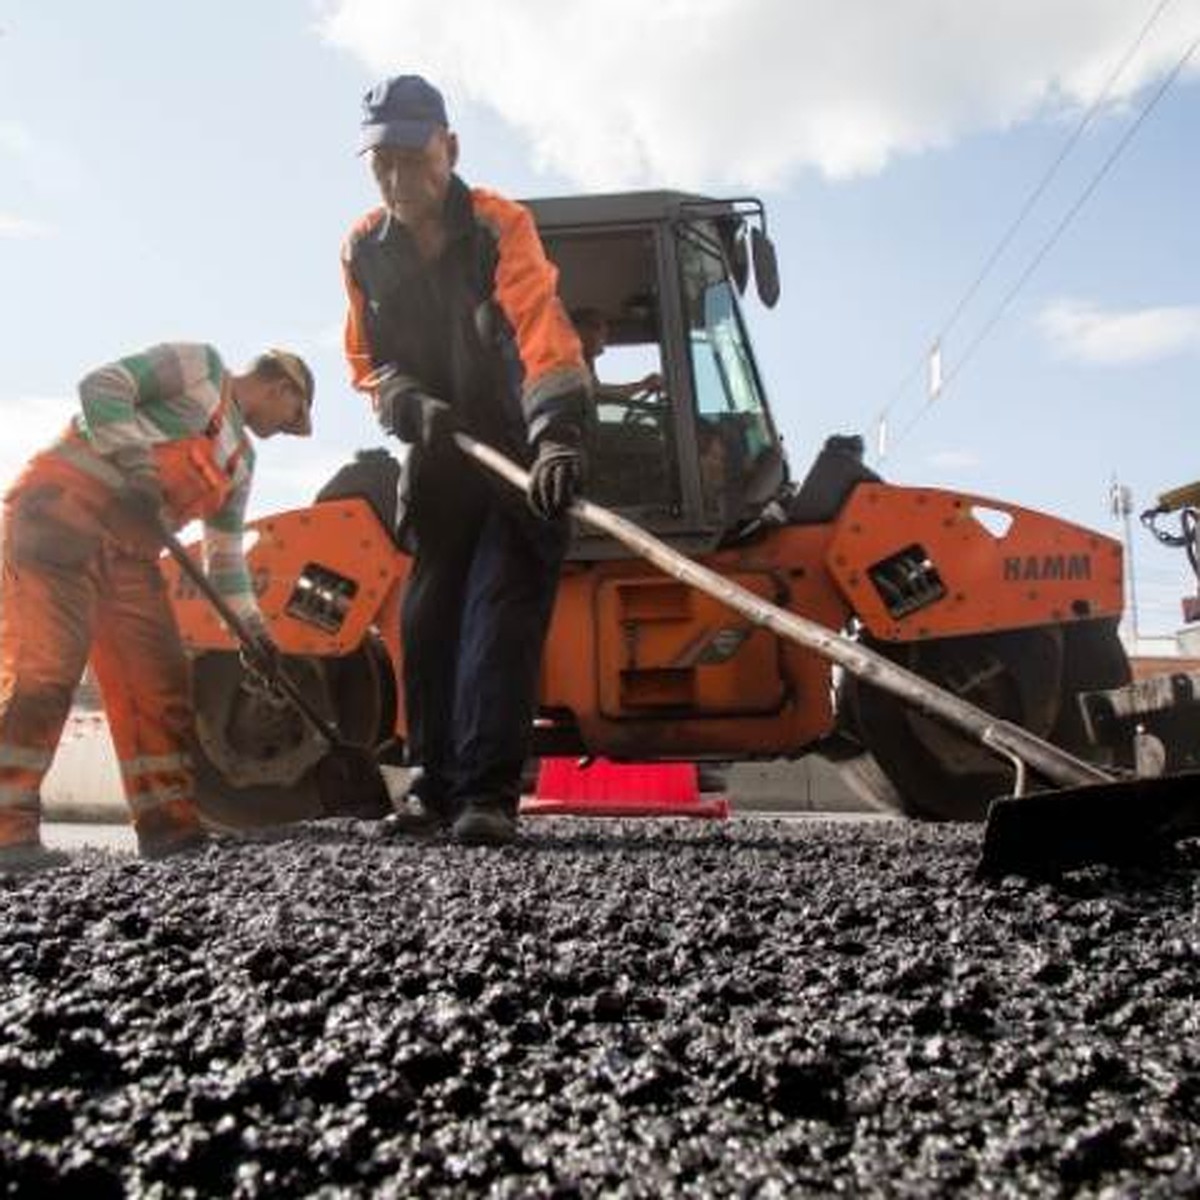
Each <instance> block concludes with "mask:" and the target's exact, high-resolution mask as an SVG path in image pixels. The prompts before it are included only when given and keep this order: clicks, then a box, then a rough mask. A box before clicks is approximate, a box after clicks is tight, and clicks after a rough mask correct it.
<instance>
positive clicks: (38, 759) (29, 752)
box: [0, 742, 54, 771]
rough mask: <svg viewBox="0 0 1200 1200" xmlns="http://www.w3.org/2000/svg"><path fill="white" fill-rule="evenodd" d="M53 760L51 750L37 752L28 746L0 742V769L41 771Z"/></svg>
mask: <svg viewBox="0 0 1200 1200" xmlns="http://www.w3.org/2000/svg"><path fill="white" fill-rule="evenodd" d="M53 759H54V751H53V750H38V749H34V748H33V747H30V746H13V745H11V744H10V745H7V746H6V745H4V744H3V743H2V742H0V767H21V768H23V769H24V770H26V771H41V770H43V769H45V768H46V767H48V766H49V765H50V763H51V762H52V760H53Z"/></svg>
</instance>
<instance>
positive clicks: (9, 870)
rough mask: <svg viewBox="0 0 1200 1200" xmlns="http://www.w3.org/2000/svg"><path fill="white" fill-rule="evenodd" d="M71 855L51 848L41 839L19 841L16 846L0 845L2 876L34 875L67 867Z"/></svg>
mask: <svg viewBox="0 0 1200 1200" xmlns="http://www.w3.org/2000/svg"><path fill="white" fill-rule="evenodd" d="M70 861H71V856H70V855H69V854H67V853H65V852H64V851H62V850H51V849H49V848H48V847H46V846H43V845H42V843H41V841H40V840H39V841H36V842H18V843H17V844H16V845H15V846H0V877H3V876H5V875H8V876H16V875H33V874H35V873H36V872H38V871H52V870H53V869H54V868H55V867H65V866H66V865H67V864H68V863H69V862H70Z"/></svg>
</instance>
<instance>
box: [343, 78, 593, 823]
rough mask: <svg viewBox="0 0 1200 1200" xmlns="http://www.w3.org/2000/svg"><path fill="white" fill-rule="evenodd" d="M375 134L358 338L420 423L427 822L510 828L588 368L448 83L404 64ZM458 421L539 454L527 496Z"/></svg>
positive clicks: (385, 394)
mask: <svg viewBox="0 0 1200 1200" xmlns="http://www.w3.org/2000/svg"><path fill="white" fill-rule="evenodd" d="M361 151H362V152H364V153H366V154H368V155H369V156H370V164H371V171H372V173H373V175H374V177H375V181H376V183H377V185H378V187H379V191H380V194H381V196H382V198H383V204H382V206H381V207H379V208H376V209H374V210H372V211H371V212H369V213H368V214H367V215H366V216H365V217H363V218H362V219H361V220H360V221H359V222H358V223H357V224H356V225H355V227H354V228H353V230H352V231H351V233H350V235H349V237H348V239H347V241H346V243H345V245H344V248H343V268H344V274H345V280H346V288H347V292H348V295H349V311H348V315H347V321H346V354H347V357H348V360H349V364H350V372H351V376H352V379H353V382H354V384H355V386H356V387H358V388H360V389H362V390H365V391H369V392H370V393H371V394H372V399H373V402H374V406H375V411H376V414H377V415H378V418H379V422H380V424H381V425H382V427H383V429H384V430H385V431H386V432H387V433H389V434H394V435H395V436H397V437H399V438H400V439H401V440H403V441H405V442H409V443H412V449H411V451H410V453H409V455H408V458H407V460H406V462H405V473H404V480H403V483H402V489H401V490H402V502H403V508H404V511H403V516H402V518H401V527H402V536H404V537H405V538H406V539H407V541H406V545H407V546H408V547H409V548H410V549H412V551H413V555H414V559H413V566H412V570H411V572H410V574H409V576H408V583H407V588H406V591H405V594H404V600H403V611H402V617H401V623H402V631H403V643H404V695H405V710H406V721H407V729H408V747H409V759H410V762H411V763H412V764H413V765H419V766H420V767H421V769H422V776H421V779H420V781H419V784H418V795H419V799H420V803H421V804H422V805H423V810H422V812H421V814H420V815H419V816H418V819H417V822H416V823H417V824H418V825H421V824H422V823H424V824H425V825H426V826H427V827H430V826H431V827H443V828H452V829H453V832H454V835H455V837H457V838H458V839H459V840H461V841H466V842H483V843H498V842H506V841H509V840H511V839H512V838H513V837H514V836H515V835H516V831H517V825H516V815H517V803H518V800H519V790H520V789H519V781H520V774H521V768H522V766H523V765H524V761H525V758H526V755H527V754H528V751H529V744H530V734H531V730H532V725H533V718H534V713H535V708H536V704H537V686H538V673H539V666H540V662H541V654H542V646H543V643H544V641H545V637H546V631H547V628H548V625H549V619H550V612H551V609H552V608H553V605H554V595H555V590H556V588H557V583H558V573H559V568H560V566H561V564H562V559H563V555H564V554H565V552H566V546H567V539H568V525H567V521H566V519H565V513H566V510H567V508H568V506H569V505H570V503H571V500H572V499H573V498H574V495H575V492H576V490H577V488H578V486H579V482H580V479H581V474H582V465H583V464H582V442H583V429H582V426H583V421H584V415H585V412H586V410H587V396H588V374H587V370H586V368H585V366H584V363H583V358H582V355H581V353H580V347H579V338H578V337H577V336H576V333H575V330H574V329H573V328H572V326H571V322H570V320H569V318H568V317H567V314H566V311H565V309H564V308H563V306H562V304H561V302H560V301H559V297H558V293H557V286H558V272H557V270H556V269H555V268H554V266H553V265H552V264H551V263H550V261H549V260H548V259H547V257H546V254H545V251H544V250H543V248H542V243H541V240H540V239H539V237H538V234H537V229H536V228H535V226H534V223H533V218H532V216H531V215H530V213H529V212H528V210H527V209H525V208H523V207H522V206H521V205H519V204H515V203H513V202H512V201H510V200H506V199H504V198H503V197H501V196H498V195H496V194H495V193H494V192H490V191H485V190H483V189H481V188H468V187H467V185H466V184H465V183H463V181H462V180H461V179H460V178H459V177H458V176H457V175H455V174H454V166H455V163H456V162H457V160H458V141H457V138H456V136H455V134H454V133H453V132H451V130H450V128H449V126H448V123H447V118H446V108H445V104H444V102H443V100H442V96H441V94H440V93H439V92H438V91H437V89H436V88H434V87H432V86H431V85H430V84H429V83H427V82H426V81H425V80H424V79H422V78H421V77H420V76H416V75H401V76H397V77H395V78H393V79H389V80H386V81H385V82H383V83H381V84H379V85H378V86H377V87H375V88H373V89H372V90H371V91H370V92H368V93H367V96H366V98H365V100H364V115H363V128H362V143H361ZM385 375H387V376H389V377H387V378H386V379H384V378H383V377H384V376H385ZM455 429H461V430H463V431H465V432H467V433H470V434H471V435H473V436H474V437H477V438H478V439H480V440H481V441H484V442H487V443H490V444H491V445H493V446H495V447H496V448H497V449H499V450H501V451H503V452H504V453H506V454H508V455H510V456H511V457H513V458H515V459H517V460H518V461H520V462H522V463H524V464H526V465H530V473H531V483H530V492H529V504H528V505H527V504H526V503H525V502H524V501H523V500H522V498H521V496H520V495H519V493H516V492H514V491H512V489H511V487H510V485H508V484H504V483H501V482H497V481H493V480H490V479H485V478H484V476H483V473H482V472H481V471H480V470H479V468H478V467H476V466H475V465H474V464H473V463H471V462H470V461H469V460H467V459H466V458H465V457H463V456H462V455H461V454H460V453H459V451H458V449H457V447H456V446H455V444H454V441H453V438H452V437H451V436H450V435H451V433H452V432H453V431H454V430H455ZM530 506H532V509H533V512H536V514H537V515H536V516H534V515H533V512H531V511H530ZM405 816H406V814H397V816H396V818H394V819H393V820H394V822H395V823H398V824H402V823H403V820H404V817H405Z"/></svg>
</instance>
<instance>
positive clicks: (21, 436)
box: [0, 396, 79, 492]
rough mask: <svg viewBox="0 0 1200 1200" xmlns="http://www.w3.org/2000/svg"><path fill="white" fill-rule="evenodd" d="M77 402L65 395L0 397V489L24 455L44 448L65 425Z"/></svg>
mask: <svg viewBox="0 0 1200 1200" xmlns="http://www.w3.org/2000/svg"><path fill="white" fill-rule="evenodd" d="M78 409H79V402H78V401H77V400H76V399H74V398H73V397H66V396H17V397H14V398H9V399H0V426H2V427H3V428H4V430H5V431H6V432H5V435H4V437H3V438H2V439H0V492H3V491H4V489H5V488H7V487H8V485H9V484H10V483H11V482H12V481H13V479H14V478H15V477H16V476H17V474H18V472H19V471H20V470H21V468H22V467H23V466H24V465H25V463H26V462H27V461H28V459H29V458H30V457H31V456H32V455H34V454H36V453H37V451H39V450H42V449H44V448H45V447H46V446H48V445H49V444H50V443H51V442H52V441H53V440H54V438H55V436H56V435H57V434H59V433H61V432H62V431H63V430H64V429H65V428H66V426H67V422H68V421H69V420H70V419H71V417H72V415H73V414H74V413H76V412H77V411H78Z"/></svg>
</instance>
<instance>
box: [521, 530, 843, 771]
mask: <svg viewBox="0 0 1200 1200" xmlns="http://www.w3.org/2000/svg"><path fill="white" fill-rule="evenodd" d="M829 535H830V529H829V527H828V526H822V525H813V526H791V527H787V528H783V529H778V530H774V531H773V532H771V533H769V534H768V535H766V536H765V537H763V538H762V539H761V540H759V541H757V542H756V543H755V544H754V545H753V546H748V547H741V548H735V549H730V550H725V551H720V552H718V553H716V554H712V555H708V556H706V557H705V558H703V559H701V560H700V561H702V562H703V563H704V564H705V565H706V566H708V567H710V568H712V569H713V570H715V571H718V572H720V573H721V574H723V575H726V576H728V577H731V578H733V579H736V580H737V581H738V582H739V583H742V584H743V585H744V586H747V587H749V588H750V589H751V590H752V591H754V592H756V593H757V594H759V595H762V596H764V597H765V598H767V599H770V600H772V601H774V602H776V603H778V604H781V605H782V606H783V607H785V608H788V609H790V610H792V611H793V612H797V613H800V614H801V615H803V616H806V617H809V618H810V619H812V620H815V621H819V622H820V623H821V624H823V625H826V626H828V627H830V628H833V629H839V628H841V627H842V626H843V625H844V624H845V622H846V620H847V618H848V615H849V614H848V612H847V609H846V606H845V603H844V601H843V600H842V599H841V597H840V596H839V595H838V593H837V590H836V588H835V587H834V586H833V583H832V581H831V580H830V579H829V578H828V576H827V575H826V573H825V571H824V569H823V567H822V565H821V564H822V562H823V559H824V553H825V549H826V547H827V544H828V540H829ZM542 703H543V705H544V706H545V707H546V708H547V709H550V710H553V709H555V708H566V709H570V710H571V711H572V712H573V713H574V714H575V717H576V719H577V721H578V724H579V729H580V733H581V734H582V736H583V740H584V742H585V744H586V745H587V747H588V748H589V750H591V751H592V752H593V753H597V754H606V755H609V756H611V757H614V758H620V759H635V760H636V759H655V760H661V759H670V758H678V759H688V758H696V757H710V758H720V757H739V758H752V757H755V756H769V755H777V754H784V753H788V752H795V751H797V750H799V749H800V748H802V747H804V746H806V745H809V744H811V743H812V742H814V741H816V740H818V739H819V738H821V737H822V736H824V735H825V734H827V733H829V732H830V731H831V729H832V726H833V712H832V701H831V695H830V665H829V663H828V662H827V661H826V660H825V659H824V658H822V657H821V656H820V655H818V654H815V653H814V652H812V651H809V650H806V649H804V648H803V647H801V646H798V645H795V644H794V643H792V642H784V641H781V640H780V639H778V638H776V637H775V636H774V635H773V634H771V633H769V632H767V631H765V630H761V629H757V628H753V629H752V628H750V626H749V625H748V623H747V622H746V621H745V619H744V618H743V617H742V616H740V614H737V613H734V612H733V611H732V610H730V609H727V608H726V607H725V606H724V605H721V604H719V603H717V602H716V601H714V600H711V599H710V598H709V597H707V596H704V595H701V594H700V593H698V592H696V591H695V590H694V589H691V588H688V587H685V586H684V585H682V584H679V583H677V582H676V581H675V580H673V579H671V578H669V577H668V576H666V575H663V574H661V573H660V572H658V571H656V570H655V569H654V568H652V567H649V566H647V565H646V564H644V563H641V562H630V561H628V560H626V561H614V562H599V563H590V564H582V563H573V564H570V565H569V566H568V567H567V568H566V570H565V572H564V575H563V580H562V584H561V586H560V588H559V594H558V603H557V605H556V606H555V610H554V617H553V620H552V623H551V627H550V637H549V640H548V642H547V646H546V654H545V657H544V659H543V664H542Z"/></svg>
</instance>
